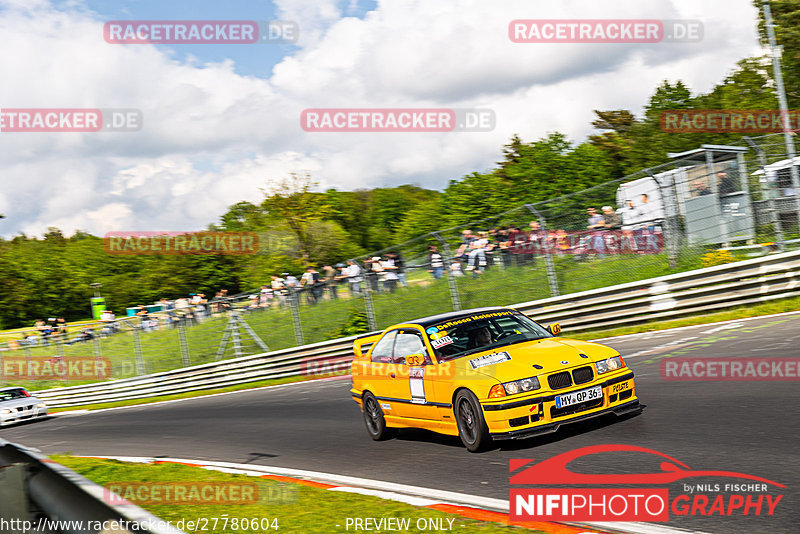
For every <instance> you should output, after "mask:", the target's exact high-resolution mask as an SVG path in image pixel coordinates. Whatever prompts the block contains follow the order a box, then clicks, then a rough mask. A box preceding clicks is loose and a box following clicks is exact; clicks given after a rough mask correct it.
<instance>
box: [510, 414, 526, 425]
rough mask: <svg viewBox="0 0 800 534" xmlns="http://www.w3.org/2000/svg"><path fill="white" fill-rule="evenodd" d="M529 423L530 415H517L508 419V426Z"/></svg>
mask: <svg viewBox="0 0 800 534" xmlns="http://www.w3.org/2000/svg"><path fill="white" fill-rule="evenodd" d="M527 423H528V416H527V415H526V416H525V417H515V418H514V419H509V420H508V426H522V425H525V424H527Z"/></svg>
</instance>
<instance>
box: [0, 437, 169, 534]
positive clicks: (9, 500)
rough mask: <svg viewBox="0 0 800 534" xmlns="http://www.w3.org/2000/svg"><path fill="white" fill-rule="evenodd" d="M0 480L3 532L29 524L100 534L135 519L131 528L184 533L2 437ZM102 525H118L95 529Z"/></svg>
mask: <svg viewBox="0 0 800 534" xmlns="http://www.w3.org/2000/svg"><path fill="white" fill-rule="evenodd" d="M0 481H2V484H0V531H2V532H15V531H16V530H17V529H16V528H15V525H28V526H29V528H28V529H27V530H26V532H37V531H38V532H56V531H58V532H63V533H65V534H99V533H101V532H129V531H131V529H130V528H128V529H126V528H125V527H126V525H127V526H131V524H132V523H138V526H139V527H141V528H139V529H135V527H133V528H134V529H135V530H134V531H135V532H149V533H151V534H183V531H181V530H178V529H176V528H174V527H172V526H169V525H168V524H167V523H166V521H164V520H162V519H160V518H158V517H156V516H154V515H152V514H150V513H148V512H146V511H144V510H142V509H141V508H139V507H138V506H135V505H133V504H121V505H117V504H109V503H107V502H105V495H106V493H105V492H106V490H105V489H104V488H103V487H101V486H98V485H97V484H95V483H94V482H92V481H90V480H89V479H87V478H84V477H82V476H81V475H79V474H78V473H76V472H74V471H72V470H70V469H67V468H66V467H64V466H63V465H59V464H57V463H55V462H53V461H52V460H50V459H48V458H47V457H46V456H44V455H42V454H40V453H39V452H38V451H36V450H35V449H28V448H25V447H23V446H21V445H16V444H14V443H11V442H8V441H6V440H4V439H0ZM25 522H28V523H25ZM56 522H58V523H56ZM104 524H105V525H106V526H107V527H111V526H112V525H115V526H116V527H117V528H115V529H114V528H106V529H105V530H103V529H100V528H96V527H97V526H98V525H99V526H101V527H102V526H103V525H104ZM39 527H41V530H40V529H39ZM56 529H57V530H56ZM18 531H19V532H22V531H23V529H22V528H20V529H19V530H18Z"/></svg>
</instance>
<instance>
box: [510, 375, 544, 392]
mask: <svg viewBox="0 0 800 534" xmlns="http://www.w3.org/2000/svg"><path fill="white" fill-rule="evenodd" d="M503 387H504V388H505V390H506V392H507V393H508V394H509V395H516V394H517V393H525V392H526V391H533V390H535V389H539V388H540V387H541V386H540V385H539V379H538V378H536V377H535V376H532V377H530V378H523V379H521V380H514V381H513V382H505V383H504V384H503Z"/></svg>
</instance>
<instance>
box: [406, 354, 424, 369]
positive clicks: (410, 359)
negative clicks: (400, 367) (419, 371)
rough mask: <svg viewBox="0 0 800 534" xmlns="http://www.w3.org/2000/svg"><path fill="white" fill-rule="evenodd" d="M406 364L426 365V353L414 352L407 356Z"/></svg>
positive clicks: (413, 365) (410, 365)
mask: <svg viewBox="0 0 800 534" xmlns="http://www.w3.org/2000/svg"><path fill="white" fill-rule="evenodd" d="M406 365H408V366H409V367H420V366H422V365H425V355H424V354H422V353H414V354H409V355H408V356H406Z"/></svg>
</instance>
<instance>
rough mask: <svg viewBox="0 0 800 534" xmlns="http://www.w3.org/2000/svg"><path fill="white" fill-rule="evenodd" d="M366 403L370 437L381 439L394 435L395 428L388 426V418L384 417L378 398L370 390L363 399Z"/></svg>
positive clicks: (365, 420)
mask: <svg viewBox="0 0 800 534" xmlns="http://www.w3.org/2000/svg"><path fill="white" fill-rule="evenodd" d="M362 402H363V404H364V423H365V424H366V426H367V433H368V434H369V437H371V438H372V439H374V440H375V441H381V440H384V439H389V438H392V437H394V435H395V434H396V431H395V429H394V428H388V427H387V426H386V419H384V418H383V410H382V409H381V405H380V404H379V403H378V399H376V398H375V396H374V395H373V394H372V393H370V392H369V391H368V392H366V393H365V394H364V398H363V400H362Z"/></svg>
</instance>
